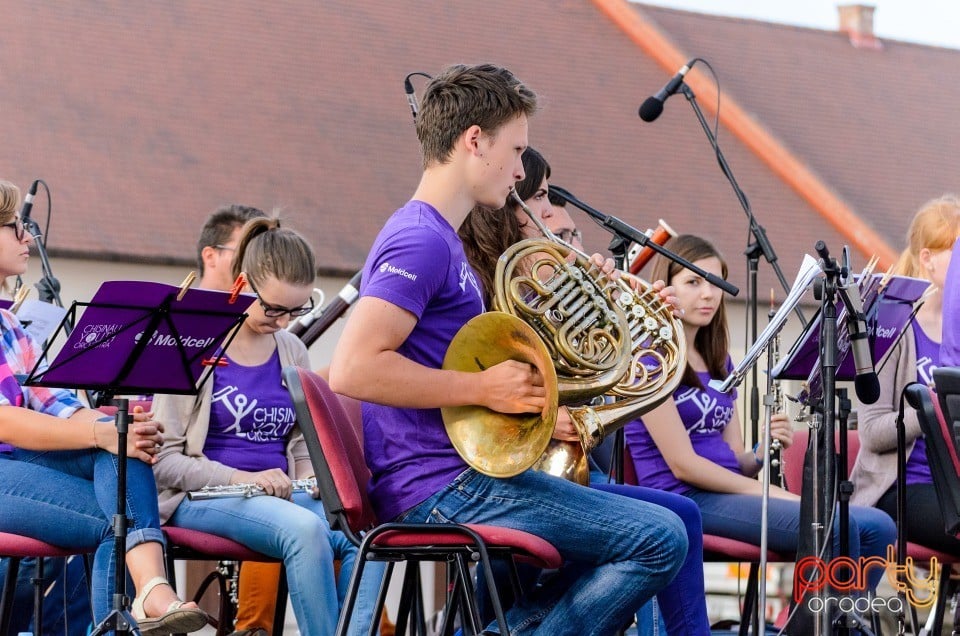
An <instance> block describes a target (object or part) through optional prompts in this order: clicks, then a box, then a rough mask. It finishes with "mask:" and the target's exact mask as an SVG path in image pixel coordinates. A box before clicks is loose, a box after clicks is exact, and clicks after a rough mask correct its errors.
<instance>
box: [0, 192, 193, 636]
mask: <svg viewBox="0 0 960 636" xmlns="http://www.w3.org/2000/svg"><path fill="white" fill-rule="evenodd" d="M19 209H20V190H19V189H18V188H17V187H16V186H15V185H13V184H11V183H9V182H6V181H0V279H3V280H5V279H6V278H7V277H10V276H18V275H21V274H23V273H24V272H26V269H27V261H28V259H29V250H30V244H31V243H32V242H33V236H31V234H30V233H29V232H27V231H26V229H25V227H24V224H23V222H22V220H21V219H20V218H19V214H18V210H19ZM41 352H42V350H41V348H40V346H39V345H38V344H37V343H36V342H34V341H33V339H32V338H31V337H30V335H29V334H27V333H26V332H25V331H24V330H23V327H22V326H21V325H20V322H19V321H18V320H17V318H16V316H14V315H13V314H12V313H10V312H9V311H6V310H0V510H2V511H3V513H2V514H0V531H2V532H10V533H15V534H20V535H24V536H28V537H34V538H37V539H40V540H43V541H46V542H48V543H52V544H54V545H57V546H61V547H63V548H67V549H76V550H78V551H87V550H89V549H90V548H94V547H95V548H96V552H95V555H94V561H93V576H92V581H93V586H92V605H93V609H94V619H95V620H96V621H98V622H99V621H100V620H102V619H103V618H105V617H106V615H107V614H108V613H109V610H110V605H111V603H110V600H111V598H112V594H113V587H114V585H113V583H114V581H113V571H114V565H113V532H112V528H111V519H112V516H113V514H114V512H115V510H114V508H115V506H116V486H117V482H116V479H117V453H118V452H119V451H120V449H119V448H118V447H117V443H118V441H117V431H116V428H115V426H114V423H113V418H112V417H107V416H105V415H104V414H103V413H101V412H99V411H96V410H93V409H89V408H86V407H85V406H84V405H83V404H82V403H81V402H80V401H79V400H78V399H77V398H76V397H75V396H74V395H73V394H72V393H70V392H68V391H65V390H62V389H48V388H40V387H25V386H22V385H21V384H20V383H21V382H22V380H23V379H24V378H25V377H26V376H27V374H29V373H30V372H31V371H32V370H33V368H34V366H35V365H36V363H37V360H38V359H39V357H40V355H41ZM151 417H152V414H151V413H142V412H140V413H135V414H134V416H133V419H134V421H133V423H132V424H131V425H130V427H129V436H128V438H127V448H126V449H124V452H126V454H127V456H128V457H129V458H130V459H131V460H132V461H129V462H128V463H127V510H126V516H127V518H128V519H129V520H130V527H129V530H128V533H127V558H126V562H127V568H128V571H129V574H130V577H131V579H132V580H133V583H134V586H135V587H136V589H137V591H138V592H139V595H138V597H137V598H136V599H135V600H134V603H133V608H132V609H133V616H134V618H136V619H137V621H138V623H139V627H140V632H141V633H142V634H144V635H149V634H161V633H164V634H168V633H171V632H192V631H196V630H198V629H200V628H201V627H203V626H204V625H205V624H206V618H207V617H206V614H205V613H204V612H203V611H202V610H200V609H199V608H197V607H196V604H194V603H186V604H185V603H183V602H182V601H180V599H178V598H177V596H176V593H175V592H174V591H173V589H172V588H171V587H170V586H169V584H168V583H167V581H166V578H164V576H163V573H164V568H163V545H162V544H163V534H162V533H161V531H160V523H159V515H158V511H157V490H156V486H155V484H154V480H153V472H152V470H151V464H152V463H154V461H155V460H154V457H155V455H156V452H157V450H158V449H159V447H160V444H161V443H162V441H163V437H162V435H161V433H162V427H161V426H160V425H159V424H158V423H157V422H155V421H152V419H151Z"/></svg>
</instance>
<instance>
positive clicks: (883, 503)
mask: <svg viewBox="0 0 960 636" xmlns="http://www.w3.org/2000/svg"><path fill="white" fill-rule="evenodd" d="M877 508H879V509H880V510H883V511H884V512H886V513H887V514H888V515H890V516H891V517H892V518H893V519H896V518H897V487H896V485H894V486H892V487H891V488H890V490H888V491H887V492H885V493H884V494H883V496H882V497H880V501H878V502H877ZM906 517H907V518H906V519H904V520H903V521H902V522H901V523H903V524H904V528H905V529H906V533H907V541H913V542H914V543H919V544H920V545H923V546H926V547H928V548H933V549H934V550H939V551H940V552H947V553H949V554H953V555H957V556H960V540H958V539H957V538H955V537H951V536H950V535H948V534H947V533H946V531H945V530H944V522H943V515H941V514H940V506H939V504H938V503H937V491H936V489H935V488H934V486H933V484H910V485H908V486H907V515H906Z"/></svg>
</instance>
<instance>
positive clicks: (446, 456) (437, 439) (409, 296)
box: [360, 201, 484, 521]
mask: <svg viewBox="0 0 960 636" xmlns="http://www.w3.org/2000/svg"><path fill="white" fill-rule="evenodd" d="M360 295H361V296H371V297H376V298H380V299H382V300H385V301H387V302H389V303H391V304H393V305H396V306H398V307H401V308H402V309H405V310H406V311H409V312H410V313H411V314H413V315H414V316H416V318H417V324H416V326H415V327H414V328H413V331H412V332H411V333H410V335H409V337H408V338H407V339H406V341H405V342H404V343H403V344H402V345H400V347H399V349H398V350H397V351H398V352H399V353H400V354H401V355H403V356H404V357H406V358H409V359H410V360H412V361H414V362H417V363H419V364H422V365H424V366H427V367H431V368H435V369H439V368H440V367H441V366H442V365H443V356H444V355H445V354H446V352H447V348H448V346H449V345H450V341H451V340H453V337H454V335H456V333H457V331H459V329H460V327H462V326H463V325H464V324H465V323H466V322H467V321H468V320H470V319H471V318H473V317H474V316H476V315H478V314H480V313H482V312H483V310H484V307H483V299H482V294H481V292H480V282H479V278H478V277H477V276H476V274H475V273H474V271H473V268H472V267H470V265H469V264H468V263H467V257H466V255H465V254H464V252H463V245H462V243H461V242H460V238H459V237H458V236H457V233H456V230H455V229H454V228H453V227H451V226H450V224H449V223H448V222H447V221H446V219H444V218H443V217H442V216H441V215H440V213H439V212H437V210H435V209H434V208H433V207H432V206H430V205H428V204H426V203H423V202H422V201H410V202H408V203H407V204H406V205H405V206H403V207H402V208H400V209H399V210H397V211H396V212H395V213H394V214H393V215H392V216H391V217H390V219H389V220H388V221H387V223H386V224H385V225H384V227H383V229H382V230H381V231H380V234H379V235H378V236H377V239H376V241H375V242H374V244H373V248H372V249H371V251H370V254H369V256H368V257H367V262H366V265H365V266H364V269H363V278H362V283H361V286H360ZM363 436H364V452H365V456H366V461H367V465H368V466H369V467H370V470H371V472H372V473H373V478H372V479H371V482H370V487H369V492H370V499H371V502H372V504H373V506H374V509H375V510H376V512H377V515H378V516H379V518H380V519H381V520H382V521H389V520H391V519H393V518H395V517H396V516H397V515H399V514H400V513H402V512H404V511H406V510H408V509H409V508H412V507H413V506H415V505H416V504H418V503H420V502H421V501H423V500H424V499H426V498H427V497H429V496H430V495H432V494H434V493H435V492H437V491H438V490H440V489H441V488H442V487H444V486H446V485H447V484H449V483H450V482H451V481H453V479H454V478H455V477H456V476H457V475H459V474H460V473H461V472H463V471H464V470H466V468H467V464H466V463H464V461H463V460H462V459H461V458H460V456H459V455H458V454H457V452H456V450H454V448H453V445H452V444H451V443H450V439H449V438H448V437H447V433H446V430H445V429H444V427H443V420H442V419H441V417H440V409H404V408H397V407H391V406H384V405H379V404H372V403H366V402H365V403H364V404H363Z"/></svg>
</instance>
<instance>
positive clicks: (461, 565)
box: [454, 554, 509, 636]
mask: <svg viewBox="0 0 960 636" xmlns="http://www.w3.org/2000/svg"><path fill="white" fill-rule="evenodd" d="M454 563H455V564H456V571H455V574H454V576H455V577H456V578H455V579H454V595H456V594H457V593H458V592H459V594H460V595H461V596H462V601H463V602H462V607H463V610H462V611H461V613H460V614H461V617H462V618H461V624H462V625H463V633H464V634H479V633H480V632H481V631H483V626H482V625H481V624H480V610H479V608H478V607H477V596H476V594H474V589H473V585H471V584H470V569H469V568H468V567H467V562H466V557H465V556H464V555H462V554H458V555H457V556H456V558H455V559H454ZM468 626H469V630H470V631H469V632H468V631H467V629H468ZM503 636H509V635H508V634H504V635H503Z"/></svg>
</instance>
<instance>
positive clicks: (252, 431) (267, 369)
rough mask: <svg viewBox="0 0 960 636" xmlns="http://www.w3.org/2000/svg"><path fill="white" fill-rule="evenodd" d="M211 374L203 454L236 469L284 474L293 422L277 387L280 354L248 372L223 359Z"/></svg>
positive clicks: (287, 403) (283, 393)
mask: <svg viewBox="0 0 960 636" xmlns="http://www.w3.org/2000/svg"><path fill="white" fill-rule="evenodd" d="M227 362H228V364H227V365H226V366H224V367H220V368H218V369H217V372H216V373H214V374H213V399H212V402H211V404H210V428H209V430H208V431H207V439H206V441H205V442H204V446H203V454H204V455H205V456H206V457H207V459H212V460H214V461H218V462H220V463H221V464H224V465H225V466H231V467H233V468H236V469H238V470H246V471H250V472H259V471H261V470H268V469H270V468H279V469H281V470H282V471H284V472H286V471H287V454H286V447H287V436H288V435H289V434H290V431H291V429H293V425H294V424H295V423H296V419H297V416H296V412H295V411H294V408H293V400H292V399H291V398H290V394H289V393H288V392H287V390H286V388H284V386H283V384H282V382H281V377H282V373H281V368H280V355H279V354H278V353H277V352H276V351H274V352H273V355H272V356H270V359H269V360H267V361H266V362H265V363H263V364H260V365H256V366H252V367H248V366H243V365H241V364H238V363H237V362H235V361H234V360H232V359H230V357H229V356H227Z"/></svg>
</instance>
